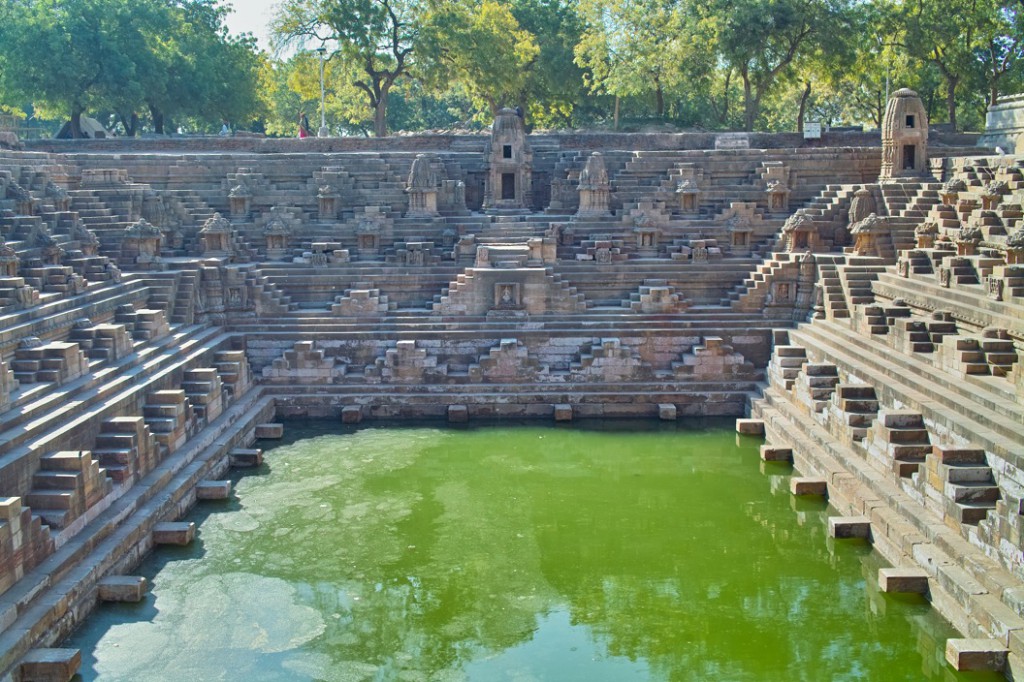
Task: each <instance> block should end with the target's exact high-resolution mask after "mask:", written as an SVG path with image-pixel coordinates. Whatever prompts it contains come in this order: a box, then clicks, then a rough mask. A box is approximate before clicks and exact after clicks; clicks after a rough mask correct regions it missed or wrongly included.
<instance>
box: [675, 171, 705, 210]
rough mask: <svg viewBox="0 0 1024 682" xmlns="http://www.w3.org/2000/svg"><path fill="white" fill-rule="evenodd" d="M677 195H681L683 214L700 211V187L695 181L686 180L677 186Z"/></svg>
mask: <svg viewBox="0 0 1024 682" xmlns="http://www.w3.org/2000/svg"><path fill="white" fill-rule="evenodd" d="M676 194H678V195H679V210H680V212H681V213H690V214H692V213H697V212H699V211H700V187H698V186H697V184H696V183H695V182H694V181H693V180H690V179H686V180H683V181H682V182H680V183H679V184H678V185H676Z"/></svg>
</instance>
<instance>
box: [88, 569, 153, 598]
mask: <svg viewBox="0 0 1024 682" xmlns="http://www.w3.org/2000/svg"><path fill="white" fill-rule="evenodd" d="M148 589H149V581H147V580H146V579H145V578H143V577H142V576H138V575H113V576H107V577H106V578H104V579H103V580H101V581H100V582H99V595H100V601H112V602H139V601H142V598H143V597H144V596H145V594H146V591H147V590H148Z"/></svg>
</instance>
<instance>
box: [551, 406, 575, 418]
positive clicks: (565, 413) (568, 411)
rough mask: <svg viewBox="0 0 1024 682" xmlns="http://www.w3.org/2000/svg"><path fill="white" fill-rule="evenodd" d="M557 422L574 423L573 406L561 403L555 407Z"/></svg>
mask: <svg viewBox="0 0 1024 682" xmlns="http://www.w3.org/2000/svg"><path fill="white" fill-rule="evenodd" d="M555 421H556V422H571V421H572V405H569V404H568V403H561V404H558V405H555Z"/></svg>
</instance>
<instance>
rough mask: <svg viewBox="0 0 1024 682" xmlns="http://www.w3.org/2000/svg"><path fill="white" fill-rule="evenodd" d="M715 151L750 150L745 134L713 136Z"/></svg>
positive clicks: (748, 139) (748, 140)
mask: <svg viewBox="0 0 1024 682" xmlns="http://www.w3.org/2000/svg"><path fill="white" fill-rule="evenodd" d="M715 149H750V138H749V137H747V134H746V133H720V134H718V135H715Z"/></svg>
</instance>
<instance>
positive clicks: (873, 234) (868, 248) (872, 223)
mask: <svg viewBox="0 0 1024 682" xmlns="http://www.w3.org/2000/svg"><path fill="white" fill-rule="evenodd" d="M888 231H889V222H888V221H887V220H886V219H885V218H881V217H879V216H877V215H875V214H874V213H872V214H870V215H869V216H868V217H867V218H865V219H864V220H862V221H860V222H859V223H857V224H856V225H854V226H852V227H851V228H850V233H851V234H852V235H853V238H854V243H853V251H854V253H856V254H857V255H858V256H878V255H881V254H880V252H879V248H878V239H879V237H880V236H882V235H883V234H886V233H887V232H888Z"/></svg>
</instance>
